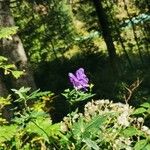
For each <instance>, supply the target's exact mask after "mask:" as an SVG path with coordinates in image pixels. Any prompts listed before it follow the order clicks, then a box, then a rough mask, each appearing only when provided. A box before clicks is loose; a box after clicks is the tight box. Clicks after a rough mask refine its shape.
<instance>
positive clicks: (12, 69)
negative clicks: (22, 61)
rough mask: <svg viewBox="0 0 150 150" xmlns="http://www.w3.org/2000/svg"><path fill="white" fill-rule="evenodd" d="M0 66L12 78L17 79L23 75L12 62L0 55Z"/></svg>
mask: <svg viewBox="0 0 150 150" xmlns="http://www.w3.org/2000/svg"><path fill="white" fill-rule="evenodd" d="M0 68H1V69H3V70H4V74H5V75H7V74H10V73H11V74H12V75H13V77H14V78H16V79H18V78H19V77H20V76H22V75H23V71H18V70H17V69H16V66H15V65H14V64H9V63H8V59H7V58H6V57H3V56H0Z"/></svg>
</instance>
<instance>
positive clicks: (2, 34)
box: [0, 26, 18, 39]
mask: <svg viewBox="0 0 150 150" xmlns="http://www.w3.org/2000/svg"><path fill="white" fill-rule="evenodd" d="M17 29H18V27H16V26H14V27H0V39H2V38H9V37H10V36H11V35H13V34H16V32H17Z"/></svg>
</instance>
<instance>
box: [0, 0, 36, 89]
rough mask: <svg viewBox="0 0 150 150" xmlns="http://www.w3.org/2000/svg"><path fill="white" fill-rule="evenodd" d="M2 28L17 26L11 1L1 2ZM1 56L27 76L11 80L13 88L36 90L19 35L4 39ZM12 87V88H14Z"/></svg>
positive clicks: (0, 17)
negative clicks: (12, 12) (12, 13)
mask: <svg viewBox="0 0 150 150" xmlns="http://www.w3.org/2000/svg"><path fill="white" fill-rule="evenodd" d="M0 10H1V11H0V26H1V27H11V26H15V23H14V19H13V17H12V16H11V12H10V0H1V1H0ZM0 55H3V56H5V57H7V58H8V60H9V61H10V63H13V64H15V66H16V67H17V69H18V70H24V72H25V74H24V75H23V76H22V77H21V78H19V79H17V80H16V79H14V78H12V79H11V84H12V87H13V88H20V87H21V86H24V87H32V89H35V88H36V86H35V82H34V78H33V74H32V72H31V71H30V70H29V65H28V60H27V56H26V53H25V50H24V48H23V44H22V42H21V40H20V38H19V37H18V36H17V35H13V36H12V39H2V40H1V44H0ZM12 87H11V88H12Z"/></svg>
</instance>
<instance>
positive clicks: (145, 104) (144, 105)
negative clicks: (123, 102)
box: [141, 103, 150, 108]
mask: <svg viewBox="0 0 150 150" xmlns="http://www.w3.org/2000/svg"><path fill="white" fill-rule="evenodd" d="M141 106H142V107H145V108H150V103H144V104H142V105H141Z"/></svg>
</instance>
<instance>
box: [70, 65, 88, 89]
mask: <svg viewBox="0 0 150 150" xmlns="http://www.w3.org/2000/svg"><path fill="white" fill-rule="evenodd" d="M68 75H69V79H70V82H71V83H72V84H73V86H74V88H76V89H84V90H86V88H87V87H89V84H88V82H89V79H88V78H87V76H86V75H85V73H84V69H83V68H80V69H78V70H77V71H76V74H75V75H74V74H72V73H69V74H68Z"/></svg>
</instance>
